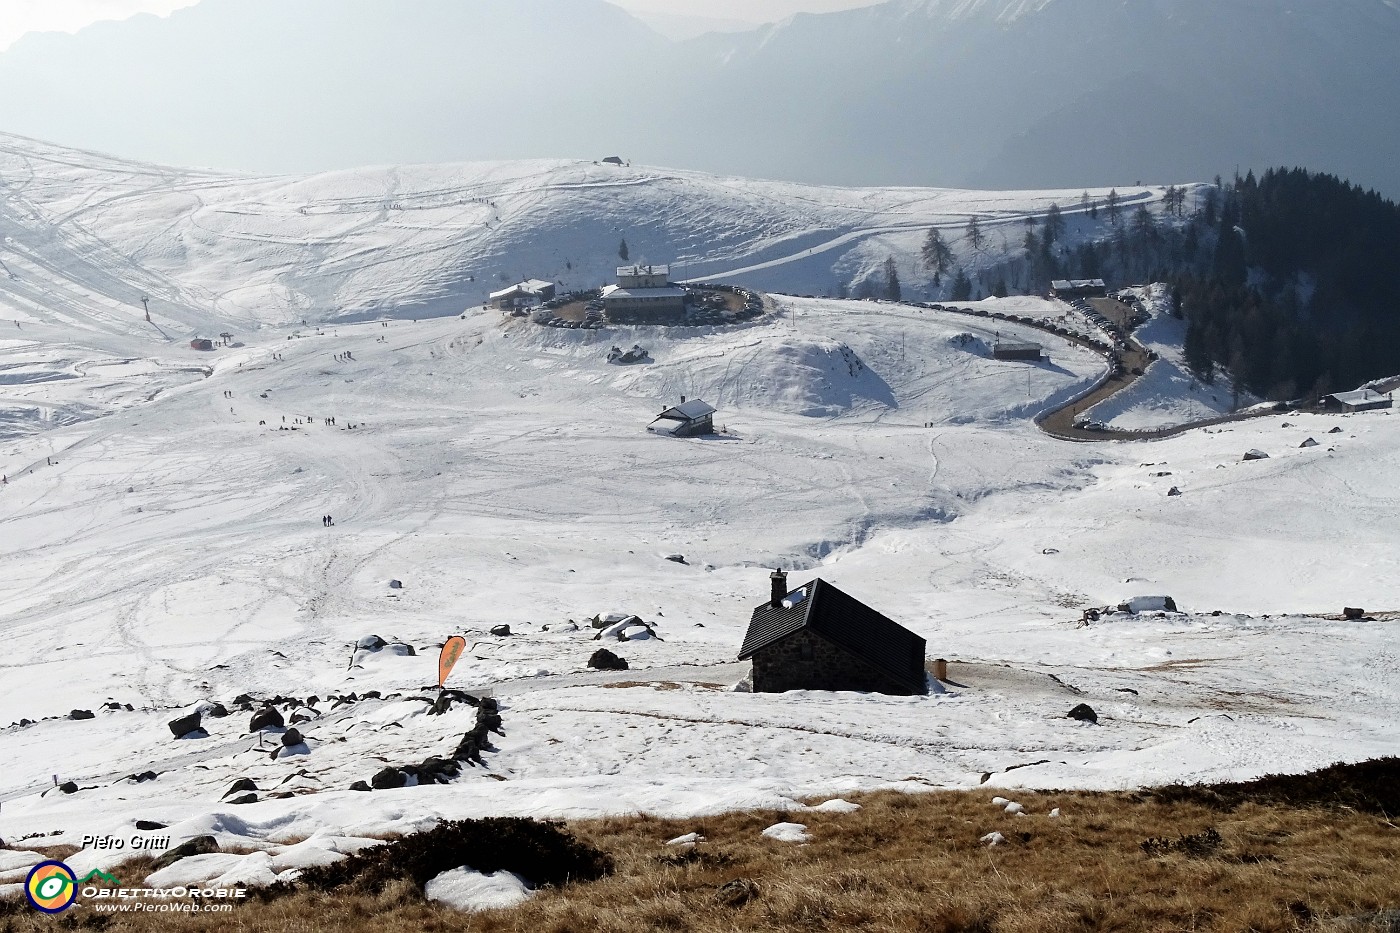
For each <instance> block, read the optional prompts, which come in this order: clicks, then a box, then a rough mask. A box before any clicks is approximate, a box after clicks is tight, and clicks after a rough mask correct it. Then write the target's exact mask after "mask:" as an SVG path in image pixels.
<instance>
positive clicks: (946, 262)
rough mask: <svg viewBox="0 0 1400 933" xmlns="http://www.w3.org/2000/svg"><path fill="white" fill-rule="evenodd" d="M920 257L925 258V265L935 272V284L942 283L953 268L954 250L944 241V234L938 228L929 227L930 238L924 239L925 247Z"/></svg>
mask: <svg viewBox="0 0 1400 933" xmlns="http://www.w3.org/2000/svg"><path fill="white" fill-rule="evenodd" d="M919 255H920V256H921V257H922V258H923V261H924V265H926V266H928V267H929V268H930V269H932V270H933V278H934V282H935V284H938V283H941V282H942V280H943V276H944V275H946V274H947V272H948V270H949V269H951V268H952V267H953V250H952V248H951V247H950V246H948V244H947V243H946V242H944V240H943V234H942V233H940V232H939V231H938V228H937V227H929V230H928V236H926V237H924V246H923V249H922V250H921V251H920V253H919Z"/></svg>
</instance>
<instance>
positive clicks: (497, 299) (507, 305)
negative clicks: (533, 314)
mask: <svg viewBox="0 0 1400 933" xmlns="http://www.w3.org/2000/svg"><path fill="white" fill-rule="evenodd" d="M553 297H554V283H553V282H545V281H543V280H541V279H528V280H526V281H524V282H518V283H516V284H515V285H512V286H511V287H510V288H503V289H501V290H500V291H498V292H492V293H491V295H490V298H489V299H488V303H489V304H490V305H491V307H493V308H496V309H498V310H501V311H510V310H513V309H515V308H533V307H534V306H536V305H538V304H541V303H543V302H546V301H549V300H550V299H551V298H553Z"/></svg>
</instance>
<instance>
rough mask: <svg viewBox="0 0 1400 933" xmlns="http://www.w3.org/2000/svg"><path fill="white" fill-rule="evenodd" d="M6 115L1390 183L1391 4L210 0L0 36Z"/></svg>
mask: <svg viewBox="0 0 1400 933" xmlns="http://www.w3.org/2000/svg"><path fill="white" fill-rule="evenodd" d="M0 85H3V86H5V87H7V88H17V89H23V90H22V91H20V92H17V93H11V94H7V95H5V96H4V97H3V98H0V129H3V130H7V131H10V132H17V133H23V134H25V135H30V136H37V137H42V138H47V139H54V140H60V141H63V142H66V143H71V144H73V145H77V146H84V147H89V148H100V149H105V150H109V151H117V152H122V153H126V154H130V155H133V156H137V157H141V158H147V159H152V160H156V161H161V162H166V163H177V164H190V165H216V166H219V167H222V168H239V169H250V170H257V171H314V170H322V169H326V168H332V167H351V166H355V165H364V164H375V163H406V162H440V161H457V160H481V159H501V158H510V159H514V158H536V157H571V158H588V159H593V158H600V157H602V156H603V155H610V154H621V155H624V156H625V157H627V158H630V159H632V160H633V161H637V162H647V163H650V164H667V165H679V166H686V167H693V168H696V169H699V170H703V171H710V172H717V173H733V174H739V175H745V176H749V177H772V178H783V179H790V180H797V181H805V182H814V183H830V184H843V185H862V184H872V185H889V184H907V185H930V184H932V185H947V186H982V187H993V188H1024V187H1046V186H1054V187H1073V186H1088V185H1099V184H1104V183H1114V184H1119V185H1124V184H1132V183H1133V182H1134V181H1136V180H1148V179H1152V180H1157V181H1163V182H1165V181H1182V180H1190V179H1197V180H1199V179H1205V178H1210V177H1213V176H1214V175H1216V174H1225V175H1228V174H1230V173H1231V172H1232V171H1233V169H1234V168H1235V166H1237V165H1238V166H1240V167H1241V169H1242V170H1243V169H1244V168H1248V167H1256V168H1262V167H1265V166H1269V165H1303V166H1306V167H1309V168H1312V169H1315V170H1319V171H1325V172H1330V173H1333V174H1336V175H1339V176H1342V177H1346V178H1349V179H1351V180H1353V181H1355V182H1357V183H1358V184H1361V185H1363V186H1368V187H1375V188H1378V189H1379V190H1381V192H1382V193H1384V194H1388V195H1390V196H1392V197H1394V196H1395V195H1396V194H1397V193H1400V127H1397V121H1396V120H1395V119H1394V114H1395V113H1400V4H1397V2H1396V0H1332V2H1328V3H1326V4H1316V3H1313V4H1306V5H1302V4H1300V5H1295V6H1289V5H1286V4H1284V3H1281V2H1279V0H890V2H887V3H883V4H879V5H876V6H872V7H864V8H859V9H854V10H848V11H843V12H838V13H828V14H821V15H817V14H799V15H796V16H793V17H790V18H788V19H787V20H784V21H783V22H781V23H777V24H774V25H771V26H767V27H763V28H760V29H757V30H753V31H749V32H740V33H733V34H709V35H703V36H699V37H697V38H694V39H691V40H688V41H684V42H672V41H670V40H667V39H665V38H663V37H662V36H660V35H658V34H657V33H656V32H654V31H653V30H651V29H649V28H648V27H647V26H645V25H644V24H643V23H642V22H640V21H638V20H637V19H636V18H634V17H632V16H630V15H628V14H627V13H625V12H624V11H623V10H621V9H620V8H618V7H615V6H613V5H611V4H608V3H604V2H602V0H512V2H507V0H473V2H472V3H460V2H455V0H394V2H392V3H390V2H389V0H203V2H202V3H200V4H198V5H197V6H194V7H191V8H187V9H185V10H180V11H177V12H176V13H174V14H172V15H171V16H170V17H168V18H166V19H157V18H155V17H149V16H146V17H136V18H134V19H132V20H130V21H127V22H123V23H104V24H99V25H97V26H94V27H91V28H89V29H87V30H84V31H82V32H81V33H79V34H78V35H76V36H63V35H42V36H30V37H26V38H25V39H23V40H21V41H20V42H18V43H16V45H15V46H14V47H13V48H11V49H10V50H9V51H7V52H5V53H3V54H0Z"/></svg>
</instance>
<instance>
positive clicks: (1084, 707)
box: [1065, 703, 1099, 724]
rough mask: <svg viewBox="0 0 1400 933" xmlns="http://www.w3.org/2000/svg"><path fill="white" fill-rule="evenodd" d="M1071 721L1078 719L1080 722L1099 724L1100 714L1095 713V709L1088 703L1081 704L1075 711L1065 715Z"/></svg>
mask: <svg viewBox="0 0 1400 933" xmlns="http://www.w3.org/2000/svg"><path fill="white" fill-rule="evenodd" d="M1065 716H1067V717H1068V718H1070V719H1077V720H1079V721H1080V722H1090V723H1095V724H1097V723H1098V721H1099V714H1098V713H1096V712H1094V708H1093V707H1092V706H1090V705H1089V704H1088V703H1080V704H1079V705H1078V706H1076V707H1075V708H1074V709H1072V710H1070V711H1069V712H1068V713H1066V714H1065Z"/></svg>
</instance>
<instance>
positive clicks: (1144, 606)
mask: <svg viewBox="0 0 1400 933" xmlns="http://www.w3.org/2000/svg"><path fill="white" fill-rule="evenodd" d="M1118 611H1119V612H1130V613H1132V614H1133V615H1137V614H1138V613H1140V612H1177V611H1178V610H1177V608H1176V600H1174V599H1172V598H1171V597H1170V596H1134V597H1133V598H1132V599H1129V600H1127V601H1125V602H1121V603H1119V604H1118Z"/></svg>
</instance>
